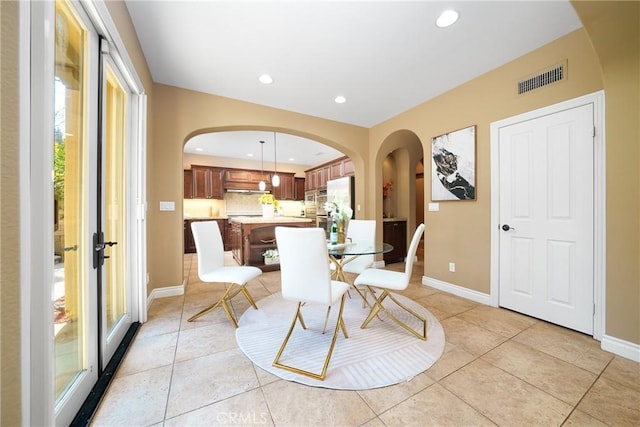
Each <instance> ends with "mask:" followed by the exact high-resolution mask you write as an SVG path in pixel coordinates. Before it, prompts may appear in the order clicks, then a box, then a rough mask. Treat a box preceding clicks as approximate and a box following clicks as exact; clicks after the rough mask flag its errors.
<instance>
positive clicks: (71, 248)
mask: <svg viewBox="0 0 640 427" xmlns="http://www.w3.org/2000/svg"><path fill="white" fill-rule="evenodd" d="M63 250H64V251H65V252H69V251H77V250H78V245H73V246H67V247H65V248H64V249H63Z"/></svg>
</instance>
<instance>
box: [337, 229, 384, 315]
mask: <svg viewBox="0 0 640 427" xmlns="http://www.w3.org/2000/svg"><path fill="white" fill-rule="evenodd" d="M327 250H328V251H329V259H330V260H331V262H332V263H333V265H334V266H335V268H336V269H335V271H334V272H333V278H334V279H335V280H339V281H341V282H347V281H346V280H345V279H346V278H345V275H344V270H343V269H344V266H345V265H346V264H348V263H349V262H351V261H353V260H354V259H356V258H357V257H359V256H360V255H375V254H386V253H387V252H391V251H392V250H393V245H390V244H389V243H372V242H352V241H347V242H346V243H341V244H340V243H339V244H337V245H331V244H327ZM347 283H348V282H347ZM352 288H353V289H355V291H356V292H358V294H359V295H360V296H361V297H362V299H363V301H364V302H365V304H367V305H368V302H367V298H366V295H364V294H363V293H362V292H361V291H360V289H358V288H357V287H356V286H353V285H352Z"/></svg>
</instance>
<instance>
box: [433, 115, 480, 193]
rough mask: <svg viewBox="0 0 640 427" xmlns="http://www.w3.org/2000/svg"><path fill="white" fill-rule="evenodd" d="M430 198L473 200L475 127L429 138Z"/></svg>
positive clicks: (474, 189) (474, 186)
mask: <svg viewBox="0 0 640 427" xmlns="http://www.w3.org/2000/svg"><path fill="white" fill-rule="evenodd" d="M431 170H432V173H431V200H433V201H446V200H475V198H476V126H475V125H473V126H469V127H467V128H464V129H460V130H456V131H453V132H449V133H445V134H444V135H440V136H436V137H435V138H432V140H431Z"/></svg>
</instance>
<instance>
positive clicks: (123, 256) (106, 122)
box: [98, 41, 131, 365]
mask: <svg viewBox="0 0 640 427" xmlns="http://www.w3.org/2000/svg"><path fill="white" fill-rule="evenodd" d="M103 42H104V41H103ZM105 43H106V42H105ZM103 52H106V53H104V54H103V61H102V64H103V65H102V68H103V72H102V75H103V76H104V77H103V82H102V90H103V94H104V96H103V99H104V101H103V107H102V125H103V126H102V127H103V140H102V151H101V152H102V159H101V169H102V174H101V181H100V183H99V186H100V188H101V193H102V199H101V208H100V214H101V217H102V220H101V221H100V224H99V226H100V227H101V229H100V230H99V234H100V233H103V236H104V246H105V248H104V262H103V263H102V265H101V266H100V267H99V269H98V271H99V273H98V274H99V276H100V277H99V280H100V281H101V284H102V286H101V288H102V301H101V307H102V310H103V311H102V320H101V328H100V329H101V342H102V345H101V347H102V355H103V357H102V358H103V360H104V361H105V365H106V363H107V362H108V360H109V359H110V358H111V356H112V355H113V353H114V352H115V350H116V349H117V347H118V345H119V344H120V342H121V341H122V338H123V337H124V335H125V334H126V332H127V330H128V329H129V326H131V310H130V307H131V292H130V286H131V285H130V281H131V278H130V276H129V275H128V273H127V271H128V268H127V267H128V266H127V258H128V253H127V248H128V247H129V242H128V241H127V235H128V232H129V230H128V227H127V217H128V214H129V210H130V208H129V206H128V204H127V182H128V181H129V178H128V169H127V165H128V164H129V160H128V158H127V155H126V154H127V141H128V135H129V123H128V119H127V118H128V117H129V113H130V111H129V105H130V102H131V101H130V96H129V92H127V90H126V85H124V84H123V79H122V77H121V75H120V74H119V71H118V68H117V67H116V66H115V64H114V61H113V60H112V59H111V57H110V56H109V53H108V52H109V48H108V47H107V46H105V47H104V48H103Z"/></svg>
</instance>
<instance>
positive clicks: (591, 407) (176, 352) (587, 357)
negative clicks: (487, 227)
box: [91, 255, 640, 426]
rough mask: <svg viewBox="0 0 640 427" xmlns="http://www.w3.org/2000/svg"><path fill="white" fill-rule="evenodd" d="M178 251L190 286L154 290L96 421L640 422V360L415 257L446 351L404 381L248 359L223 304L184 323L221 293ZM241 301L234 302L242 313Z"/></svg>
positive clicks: (259, 282) (268, 279)
mask: <svg viewBox="0 0 640 427" xmlns="http://www.w3.org/2000/svg"><path fill="white" fill-rule="evenodd" d="M419 259H422V257H421V256H420V257H419ZM229 260H231V258H230V257H229ZM184 262H185V275H186V276H187V278H188V285H187V289H186V293H185V295H184V296H178V297H170V298H163V299H157V300H155V301H153V303H152V304H151V306H150V308H149V320H148V322H147V323H145V324H144V325H142V327H141V328H140V330H139V332H138V335H137V336H136V338H135V340H134V342H133V344H132V346H131V348H130V350H129V352H128V354H127V355H126V357H125V359H124V361H123V363H122V364H121V366H120V368H119V369H118V371H117V372H116V375H115V378H114V379H113V381H112V384H111V386H110V388H109V390H108V391H107V393H106V395H105V398H104V400H103V402H102V403H101V405H100V407H99V408H98V410H97V412H96V415H95V417H94V419H93V420H92V423H91V425H93V426H210V425H260V426H262V425H275V426H331V425H333V426H363V425H366V426H445V425H456V426H476V425H500V426H530V425H535V426H539V425H567V426H573V425H575V426H604V425H611V426H638V425H640V364H638V363H635V362H632V361H629V360H627V359H624V358H620V357H617V356H615V355H613V354H611V353H607V352H605V351H602V350H601V349H600V345H599V343H598V342H597V341H595V340H593V339H592V338H590V337H588V336H585V335H583V334H580V333H577V332H574V331H571V330H567V329H564V328H561V327H558V326H555V325H551V324H548V323H545V322H542V321H538V320H536V319H532V318H530V317H527V316H523V315H520V314H517V313H513V312H511V311H508V310H503V309H496V308H492V307H487V306H484V305H481V304H477V303H474V302H471V301H468V300H465V299H462V298H458V297H456V296H453V295H450V294H447V293H444V292H440V291H437V290H435V289H432V288H429V287H425V286H424V285H422V284H421V275H422V274H423V267H422V264H421V263H417V264H416V266H415V268H414V277H413V278H412V281H411V285H410V286H409V288H408V289H407V290H406V291H405V292H403V294H405V295H406V296H408V297H410V298H412V299H414V300H415V301H418V302H419V303H421V304H423V305H424V306H425V307H427V308H428V309H429V310H430V311H431V312H432V313H433V314H434V315H435V316H436V317H437V318H438V319H439V321H440V322H441V323H442V325H443V327H444V330H445V335H446V339H447V345H446V348H445V353H444V354H443V356H442V357H441V358H440V360H439V361H438V362H436V364H435V365H434V366H432V367H431V368H430V369H429V370H427V371H426V372H423V373H422V374H420V375H418V376H417V377H415V378H414V379H413V380H411V381H409V382H406V383H402V384H398V385H394V386H390V387H385V388H382V389H376V390H366V391H336V390H327V389H321V388H313V387H308V386H304V385H300V384H296V383H291V382H287V381H284V380H281V379H279V378H278V377H276V376H273V375H271V374H268V373H266V372H265V371H262V370H261V369H259V368H257V367H256V366H254V365H253V364H252V363H251V362H250V361H249V360H248V359H247V358H246V357H245V356H244V354H243V353H242V352H241V351H240V350H239V349H238V346H237V345H236V341H235V330H234V328H233V327H232V326H231V324H230V323H229V321H228V320H227V318H226V316H225V314H224V311H223V310H222V309H217V310H216V311H214V312H212V313H209V314H207V315H205V316H204V317H202V318H200V319H198V320H197V321H196V322H193V323H188V322H187V321H186V319H187V318H188V317H189V316H190V315H192V314H193V313H195V312H197V311H199V309H201V308H202V307H204V306H206V305H207V304H209V301H211V300H212V299H213V298H214V297H217V294H218V293H217V292H216V291H214V290H213V289H212V288H211V286H210V285H206V284H203V283H201V282H199V280H198V277H197V271H196V270H197V269H196V262H197V258H196V257H195V255H186V256H185V258H184ZM388 268H394V269H401V268H404V265H403V264H393V265H391V266H388ZM248 287H249V289H250V292H251V294H252V295H253V297H254V298H255V299H256V301H258V302H259V300H260V299H262V298H264V297H266V296H268V295H270V294H271V293H274V292H278V291H279V288H280V285H279V272H270V273H265V274H263V275H262V276H260V277H259V278H258V279H256V280H254V281H252V282H250V283H249V285H248ZM214 294H215V296H214ZM258 306H259V303H258ZM247 308H248V303H246V302H245V301H244V299H243V298H237V299H236V302H234V310H235V312H236V314H237V315H241V314H242V313H243V312H244V311H245V310H246V309H247ZM329 369H331V365H329Z"/></svg>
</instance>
